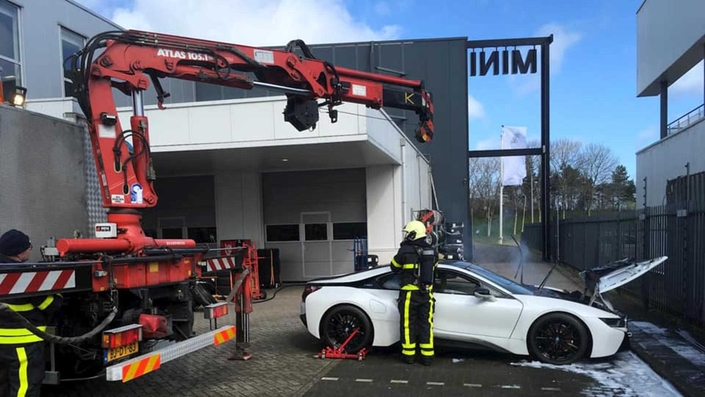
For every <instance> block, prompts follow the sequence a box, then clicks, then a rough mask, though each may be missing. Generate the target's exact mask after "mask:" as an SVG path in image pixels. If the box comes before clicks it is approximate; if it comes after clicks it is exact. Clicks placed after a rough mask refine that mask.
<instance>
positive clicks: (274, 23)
mask: <svg viewBox="0 0 705 397" xmlns="http://www.w3.org/2000/svg"><path fill="white" fill-rule="evenodd" d="M82 1H83V2H84V3H86V4H96V1H95V0H82ZM176 7H177V2H176V1H173V0H133V2H132V3H130V5H129V6H127V7H124V6H123V7H116V8H113V10H112V15H111V16H112V18H111V19H112V20H113V21H114V22H115V23H117V24H119V25H121V26H123V27H124V28H126V29H140V30H148V31H155V32H160V33H168V34H175V35H181V36H189V37H196V38H201V39H208V40H216V41H221V42H230V43H236V44H244V45H252V46H275V45H285V44H286V43H287V42H289V40H292V39H302V40H303V41H305V42H306V43H309V44H314V43H332V42H351V41H368V40H389V39H397V38H399V35H400V32H401V27H400V26H398V25H386V26H383V27H382V28H380V29H374V28H372V27H370V26H369V25H367V24H365V23H363V22H361V21H359V20H356V19H355V18H354V17H353V16H352V15H351V13H350V11H348V9H347V8H346V6H345V3H344V1H343V0H269V1H266V2H253V1H247V0H208V1H178V14H179V16H180V17H179V18H172V17H171V16H173V15H174V13H175V8H176Z"/></svg>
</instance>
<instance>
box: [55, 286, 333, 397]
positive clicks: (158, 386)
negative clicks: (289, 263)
mask: <svg viewBox="0 0 705 397" xmlns="http://www.w3.org/2000/svg"><path fill="white" fill-rule="evenodd" d="M301 291H302V289H301V288H300V287H293V288H287V289H284V290H281V291H280V292H279V293H278V294H277V296H276V297H275V298H274V300H271V301H268V302H264V303H258V304H256V305H255V306H254V311H253V313H252V314H251V315H250V324H251V341H252V347H251V349H250V350H251V351H252V353H253V358H252V359H250V360H248V361H228V360H226V358H225V357H226V356H227V354H228V353H229V352H231V351H232V348H231V346H233V345H232V344H225V345H221V346H217V347H209V348H205V349H202V350H200V351H198V352H196V353H192V354H191V355H188V356H185V357H182V358H179V359H177V360H174V361H170V362H168V363H166V364H164V365H163V366H162V368H161V369H159V370H158V371H156V372H153V373H151V374H147V375H145V376H144V377H141V378H138V379H135V380H133V381H130V382H127V383H125V384H123V383H120V382H106V381H104V380H102V379H101V380H91V381H88V382H81V383H75V384H66V385H63V386H60V387H46V388H45V389H44V390H43V396H97V395H101V396H106V397H107V396H131V397H132V396H135V395H140V396H295V395H297V393H298V392H299V390H305V389H306V388H307V387H308V386H310V385H309V383H310V382H311V381H313V380H314V379H317V376H318V375H319V374H320V373H322V372H321V371H322V370H325V369H327V368H328V367H329V366H331V365H334V364H336V362H334V361H329V360H320V359H314V358H313V355H314V354H315V353H317V352H318V351H319V350H320V345H319V344H318V341H317V340H316V339H314V338H313V337H312V336H310V335H309V333H308V332H307V331H306V329H305V328H304V327H303V325H302V323H301V320H300V319H299V317H298V314H299V302H300V301H301ZM198 314H200V313H198ZM231 323H234V317H233V318H232V319H231ZM219 325H222V323H219ZM199 328H200V329H201V330H208V323H207V322H205V321H204V320H201V321H200V322H199Z"/></svg>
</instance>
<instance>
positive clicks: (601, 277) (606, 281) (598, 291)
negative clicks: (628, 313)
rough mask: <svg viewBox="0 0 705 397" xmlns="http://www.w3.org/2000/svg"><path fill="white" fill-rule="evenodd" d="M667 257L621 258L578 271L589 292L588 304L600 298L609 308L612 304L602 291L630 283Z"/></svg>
mask: <svg viewBox="0 0 705 397" xmlns="http://www.w3.org/2000/svg"><path fill="white" fill-rule="evenodd" d="M666 259H668V257H667V256H661V257H658V258H653V259H649V260H645V261H635V260H629V259H622V260H620V261H615V262H612V263H608V264H606V265H604V266H600V267H597V268H594V269H590V270H585V271H583V272H580V277H581V278H582V279H583V281H585V288H586V290H588V291H589V292H590V295H591V299H590V305H592V304H593V302H595V299H596V298H598V297H599V298H600V299H601V300H602V301H603V302H604V303H605V304H606V305H607V306H608V307H610V309H612V305H611V304H610V303H609V302H608V301H607V300H605V299H604V297H603V296H602V294H603V293H605V292H607V291H611V290H613V289H615V288H618V287H621V286H623V285H625V284H627V283H630V282H632V281H634V280H636V279H637V278H639V277H641V276H643V275H644V274H646V273H647V272H648V271H649V270H651V269H653V268H655V267H656V266H658V265H660V264H661V263H663V262H665V261H666Z"/></svg>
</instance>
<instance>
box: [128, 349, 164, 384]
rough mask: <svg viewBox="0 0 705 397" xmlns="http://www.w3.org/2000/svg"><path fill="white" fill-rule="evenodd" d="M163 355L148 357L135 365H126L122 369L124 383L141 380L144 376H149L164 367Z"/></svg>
mask: <svg viewBox="0 0 705 397" xmlns="http://www.w3.org/2000/svg"><path fill="white" fill-rule="evenodd" d="M161 358H162V355H161V354H155V355H153V356H148V357H146V358H143V359H141V360H139V361H137V362H135V363H132V364H130V365H126V366H125V367H124V368H123V369H122V382H123V383H125V382H128V381H131V380H132V379H135V378H139V377H140V376H142V375H144V374H148V373H150V372H152V371H154V370H157V369H159V367H161V365H162V360H161Z"/></svg>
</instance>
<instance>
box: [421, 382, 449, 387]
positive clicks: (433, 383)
mask: <svg viewBox="0 0 705 397" xmlns="http://www.w3.org/2000/svg"><path fill="white" fill-rule="evenodd" d="M426 384H427V385H429V386H443V385H445V384H446V383H445V382H426Z"/></svg>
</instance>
